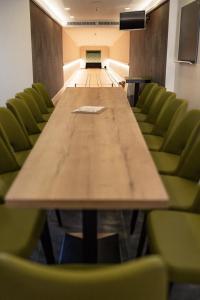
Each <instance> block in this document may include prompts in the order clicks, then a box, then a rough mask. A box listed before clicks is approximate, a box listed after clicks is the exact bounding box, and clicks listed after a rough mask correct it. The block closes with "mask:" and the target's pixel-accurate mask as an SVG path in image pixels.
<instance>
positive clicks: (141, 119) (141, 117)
mask: <svg viewBox="0 0 200 300" xmlns="http://www.w3.org/2000/svg"><path fill="white" fill-rule="evenodd" d="M135 118H136V120H137V121H138V122H145V121H146V119H147V115H146V114H142V113H135Z"/></svg>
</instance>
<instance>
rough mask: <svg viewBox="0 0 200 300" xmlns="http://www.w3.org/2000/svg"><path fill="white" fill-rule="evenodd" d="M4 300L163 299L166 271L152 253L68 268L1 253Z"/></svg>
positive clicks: (0, 263)
mask: <svg viewBox="0 0 200 300" xmlns="http://www.w3.org/2000/svg"><path fill="white" fill-rule="evenodd" d="M0 282H1V297H2V299H4V300H7V299H15V300H27V299H29V300H36V299H48V300H57V299H59V300H66V299H70V300H102V299H103V300H113V299H115V300H122V299H123V300H131V299H136V300H147V299H148V300H166V299H167V272H166V270H165V266H164V264H163V262H162V260H161V259H160V258H159V257H156V256H152V257H149V258H143V259H142V260H138V261H131V262H128V263H124V264H121V265H115V266H111V267H108V266H107V267H100V268H97V269H89V268H87V267H86V268H85V269H80V268H79V269H78V267H77V268H76V269H74V270H73V268H72V267H71V269H70V267H69V270H67V267H66V270H65V269H63V268H62V269H61V268H60V269H58V268H55V267H50V266H44V265H39V264H36V263H32V262H30V261H25V260H24V259H21V258H19V257H15V256H12V255H10V254H4V253H1V254H0Z"/></svg>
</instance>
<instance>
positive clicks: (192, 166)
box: [177, 120, 200, 182]
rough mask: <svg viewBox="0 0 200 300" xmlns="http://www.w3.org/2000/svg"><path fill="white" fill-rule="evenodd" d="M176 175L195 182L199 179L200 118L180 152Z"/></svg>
mask: <svg viewBox="0 0 200 300" xmlns="http://www.w3.org/2000/svg"><path fill="white" fill-rule="evenodd" d="M177 175H178V176H180V177H184V178H186V179H190V180H193V181H197V182H198V181H199V180H200V120H199V122H198V124H197V126H196V127H195V128H194V130H193V132H192V134H191V136H190V138H189V140H188V142H187V145H186V147H185V149H184V151H183V153H182V154H181V160H180V163H179V168H178V171H177Z"/></svg>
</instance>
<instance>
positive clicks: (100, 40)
mask: <svg viewBox="0 0 200 300" xmlns="http://www.w3.org/2000/svg"><path fill="white" fill-rule="evenodd" d="M65 31H66V33H67V34H68V35H69V36H70V37H71V39H72V40H73V41H74V42H75V43H76V45H77V46H78V47H81V46H86V45H87V46H99V45H101V46H108V47H110V46H112V45H113V44H114V43H115V42H116V41H117V40H118V39H119V38H120V37H121V36H122V34H128V33H127V32H124V31H120V30H119V29H118V28H66V29H65Z"/></svg>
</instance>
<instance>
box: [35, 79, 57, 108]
mask: <svg viewBox="0 0 200 300" xmlns="http://www.w3.org/2000/svg"><path fill="white" fill-rule="evenodd" d="M32 87H33V88H34V89H36V91H37V92H38V93H40V95H42V97H43V99H44V101H45V103H46V106H47V107H54V105H53V103H52V101H51V98H50V96H49V94H48V92H47V90H46V87H45V85H44V84H43V83H40V82H37V83H33V85H32Z"/></svg>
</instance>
